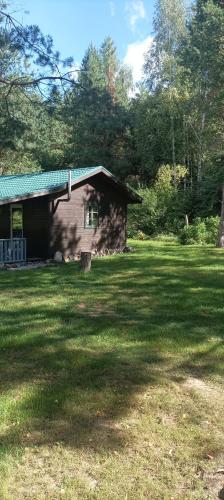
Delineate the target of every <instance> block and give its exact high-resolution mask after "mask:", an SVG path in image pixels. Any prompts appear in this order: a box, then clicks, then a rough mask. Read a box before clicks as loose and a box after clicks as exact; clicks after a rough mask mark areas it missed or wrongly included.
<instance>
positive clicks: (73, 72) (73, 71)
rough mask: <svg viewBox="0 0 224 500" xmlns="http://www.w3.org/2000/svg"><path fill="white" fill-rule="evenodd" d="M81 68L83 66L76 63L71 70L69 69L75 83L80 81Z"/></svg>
mask: <svg viewBox="0 0 224 500" xmlns="http://www.w3.org/2000/svg"><path fill="white" fill-rule="evenodd" d="M80 66H81V65H80V63H79V62H77V61H76V62H75V63H74V64H73V65H72V66H71V68H69V72H70V77H71V80H74V81H76V80H78V76H79V70H80Z"/></svg>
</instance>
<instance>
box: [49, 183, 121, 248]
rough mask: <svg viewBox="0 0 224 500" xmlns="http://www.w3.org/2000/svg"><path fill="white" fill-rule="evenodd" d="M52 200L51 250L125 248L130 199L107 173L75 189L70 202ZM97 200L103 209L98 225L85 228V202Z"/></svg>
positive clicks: (57, 198) (101, 209)
mask: <svg viewBox="0 0 224 500" xmlns="http://www.w3.org/2000/svg"><path fill="white" fill-rule="evenodd" d="M63 197H64V198H65V197H66V193H65V194H64V196H60V197H58V196H57V197H54V199H53V198H52V199H51V202H50V213H51V228H50V253H51V255H53V254H54V253H55V252H56V251H57V250H60V251H61V252H63V254H65V255H74V254H75V253H77V252H79V251H80V250H89V251H90V250H91V251H92V250H94V249H97V250H103V249H106V248H108V249H112V248H120V247H123V246H124V245H125V243H126V214H127V201H126V199H124V195H123V194H122V193H121V192H120V191H119V190H118V189H117V188H116V187H115V186H114V185H113V184H111V183H110V181H107V180H105V177H104V176H101V175H97V176H95V177H93V178H91V179H89V180H88V183H86V184H85V183H82V184H80V185H79V186H76V187H75V188H74V189H73V190H72V196H71V200H70V201H69V202H58V200H59V198H63ZM88 201H97V202H98V204H99V209H100V216H99V227H98V228H96V229H87V228H85V205H86V203H87V202H88Z"/></svg>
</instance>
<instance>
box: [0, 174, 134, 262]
mask: <svg viewBox="0 0 224 500" xmlns="http://www.w3.org/2000/svg"><path fill="white" fill-rule="evenodd" d="M141 201H142V199H141V197H140V196H139V195H137V194H136V193H135V192H134V191H133V190H132V189H130V188H129V187H127V186H126V185H125V184H123V183H121V182H120V181H118V180H117V179H116V178H115V177H114V176H113V175H112V174H111V173H110V172H109V171H108V170H106V169H105V168H104V167H89V168H74V169H70V170H56V171H51V172H41V173H31V174H21V175H20V174H19V175H7V176H0V262H3V263H5V262H19V261H24V260H26V259H27V258H28V259H31V258H37V259H48V258H54V256H55V254H56V252H61V254H62V255H63V257H72V256H75V255H77V254H78V253H79V252H80V251H91V252H93V251H105V250H112V249H122V248H123V247H125V245H126V223H127V205H128V204H129V203H141Z"/></svg>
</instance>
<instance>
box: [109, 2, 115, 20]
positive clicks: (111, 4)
mask: <svg viewBox="0 0 224 500" xmlns="http://www.w3.org/2000/svg"><path fill="white" fill-rule="evenodd" d="M109 6H110V15H111V16H112V17H114V16H115V3H114V2H112V1H111V2H109Z"/></svg>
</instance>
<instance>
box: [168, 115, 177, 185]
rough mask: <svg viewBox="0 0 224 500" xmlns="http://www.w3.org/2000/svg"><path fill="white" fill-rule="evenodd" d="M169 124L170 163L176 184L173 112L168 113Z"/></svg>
mask: <svg viewBox="0 0 224 500" xmlns="http://www.w3.org/2000/svg"><path fill="white" fill-rule="evenodd" d="M170 125H171V146H172V163H173V169H174V176H173V177H174V184H175V185H176V182H177V179H176V151H175V133H174V119H173V114H172V113H171V115H170Z"/></svg>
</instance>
